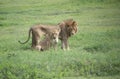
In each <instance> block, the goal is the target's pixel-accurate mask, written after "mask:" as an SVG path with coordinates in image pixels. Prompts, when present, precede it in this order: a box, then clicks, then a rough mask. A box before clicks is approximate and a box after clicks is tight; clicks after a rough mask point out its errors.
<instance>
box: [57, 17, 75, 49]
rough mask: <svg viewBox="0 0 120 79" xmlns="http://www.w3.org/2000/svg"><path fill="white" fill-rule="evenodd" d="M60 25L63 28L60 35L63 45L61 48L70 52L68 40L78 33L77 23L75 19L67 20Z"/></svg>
mask: <svg viewBox="0 0 120 79" xmlns="http://www.w3.org/2000/svg"><path fill="white" fill-rule="evenodd" d="M58 25H59V27H60V28H61V32H60V34H59V39H60V40H61V43H62V46H61V47H62V49H63V50H65V49H67V50H69V45H68V38H69V37H71V35H74V34H75V33H76V32H77V23H76V21H74V20H73V19H67V20H64V21H63V22H61V23H59V24H58Z"/></svg>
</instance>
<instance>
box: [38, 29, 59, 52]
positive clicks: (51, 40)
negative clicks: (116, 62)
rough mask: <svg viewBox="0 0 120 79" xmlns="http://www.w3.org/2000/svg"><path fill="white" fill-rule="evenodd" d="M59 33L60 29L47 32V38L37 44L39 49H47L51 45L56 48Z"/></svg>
mask: <svg viewBox="0 0 120 79" xmlns="http://www.w3.org/2000/svg"><path fill="white" fill-rule="evenodd" d="M59 33H60V30H59V31H56V30H53V32H52V33H50V34H46V35H45V39H43V40H42V41H40V43H39V45H37V46H36V49H37V50H39V51H44V50H47V49H49V48H50V47H54V49H56V44H57V42H58V39H59Z"/></svg>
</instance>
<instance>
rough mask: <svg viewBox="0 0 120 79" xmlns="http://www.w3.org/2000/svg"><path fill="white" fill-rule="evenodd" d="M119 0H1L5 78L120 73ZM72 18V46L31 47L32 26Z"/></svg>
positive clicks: (0, 73) (99, 77)
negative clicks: (41, 49)
mask: <svg viewBox="0 0 120 79" xmlns="http://www.w3.org/2000/svg"><path fill="white" fill-rule="evenodd" d="M119 14H120V1H119V0H14V1H11V0H0V78H1V79H119V77H120V76H119V75H120V57H119V56H120V41H119V40H120V22H119V21H120V15H119ZM68 18H73V19H74V20H76V21H77V22H78V32H77V33H76V35H74V36H72V37H71V38H70V39H69V44H70V50H69V51H63V50H61V49H60V45H61V43H60V42H59V44H58V48H57V51H54V50H53V49H50V50H47V51H44V52H38V51H35V50H34V51H32V50H31V49H30V46H31V40H30V41H29V42H28V43H27V44H25V45H21V44H19V43H18V40H25V39H27V35H28V29H29V28H30V27H31V26H33V25H35V24H39V23H41V24H50V25H57V24H58V23H59V22H61V21H63V20H65V19H68Z"/></svg>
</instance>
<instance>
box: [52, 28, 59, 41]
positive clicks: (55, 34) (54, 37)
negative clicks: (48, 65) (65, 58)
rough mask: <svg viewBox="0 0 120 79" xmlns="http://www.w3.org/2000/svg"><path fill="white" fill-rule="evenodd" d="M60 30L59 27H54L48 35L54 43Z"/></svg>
mask: <svg viewBox="0 0 120 79" xmlns="http://www.w3.org/2000/svg"><path fill="white" fill-rule="evenodd" d="M60 30H61V29H60V28H56V29H54V30H53V31H52V33H51V34H50V37H51V39H52V41H53V42H54V43H57V42H58V39H59V33H60Z"/></svg>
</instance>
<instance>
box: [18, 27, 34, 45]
mask: <svg viewBox="0 0 120 79" xmlns="http://www.w3.org/2000/svg"><path fill="white" fill-rule="evenodd" d="M31 31H32V29H31V28H30V29H29V33H28V39H27V40H26V41H25V42H21V41H18V42H19V43H20V44H25V43H27V42H28V41H29V39H30V33H31Z"/></svg>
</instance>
